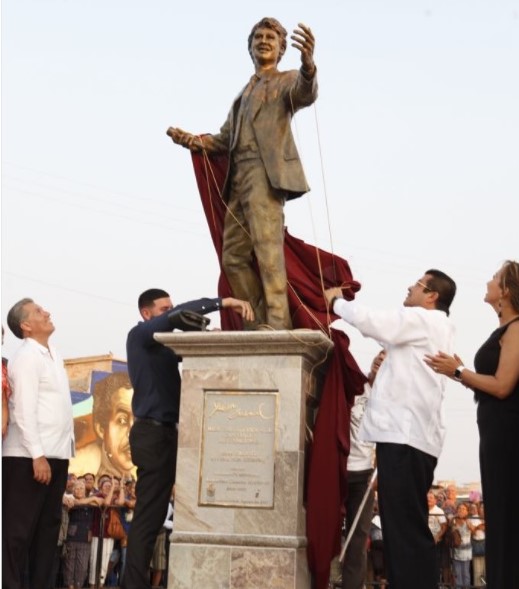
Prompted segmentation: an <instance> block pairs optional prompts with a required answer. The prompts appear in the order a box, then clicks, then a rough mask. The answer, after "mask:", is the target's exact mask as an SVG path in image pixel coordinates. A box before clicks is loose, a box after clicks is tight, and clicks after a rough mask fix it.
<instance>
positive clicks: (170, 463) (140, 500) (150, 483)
mask: <svg viewBox="0 0 519 589" xmlns="http://www.w3.org/2000/svg"><path fill="white" fill-rule="evenodd" d="M177 438H178V436H177V430H176V428H174V427H165V426H160V425H155V424H152V423H147V422H142V421H137V422H135V423H134V425H133V427H132V429H131V431H130V448H131V452H132V462H133V463H134V464H135V465H136V466H137V485H136V487H135V494H136V497H137V502H136V504H135V510H134V513H133V519H132V523H131V526H130V532H129V534H128V548H127V551H126V566H125V569H124V576H123V579H122V583H121V587H122V588H123V589H145V587H150V573H149V571H150V561H151V557H152V554H153V548H154V546H155V540H156V538H157V534H158V533H159V531H160V530H161V528H162V525H163V523H164V520H165V519H166V515H167V513H168V503H169V498H170V496H171V489H172V487H173V484H174V482H175V470H176V463H177Z"/></svg>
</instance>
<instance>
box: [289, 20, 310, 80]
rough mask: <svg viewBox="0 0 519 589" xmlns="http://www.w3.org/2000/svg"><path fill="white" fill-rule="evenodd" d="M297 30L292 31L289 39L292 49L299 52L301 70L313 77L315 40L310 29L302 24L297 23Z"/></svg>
mask: <svg viewBox="0 0 519 589" xmlns="http://www.w3.org/2000/svg"><path fill="white" fill-rule="evenodd" d="M297 26H298V27H299V28H298V29H295V30H294V34H293V35H292V36H291V37H290V38H291V39H292V41H294V42H293V43H292V47H295V48H296V49H298V50H299V51H300V52H301V64H302V67H303V70H304V71H305V72H306V73H307V74H309V75H311V76H313V74H314V72H315V63H314V47H315V38H314V35H313V33H312V31H311V30H310V27H307V26H306V25H304V24H302V23H298V25H297Z"/></svg>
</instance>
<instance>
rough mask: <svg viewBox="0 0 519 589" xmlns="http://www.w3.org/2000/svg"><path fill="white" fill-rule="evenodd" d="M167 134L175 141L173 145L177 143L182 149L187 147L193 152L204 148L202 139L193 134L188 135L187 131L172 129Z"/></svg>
mask: <svg viewBox="0 0 519 589" xmlns="http://www.w3.org/2000/svg"><path fill="white" fill-rule="evenodd" d="M166 134H167V135H169V136H170V137H171V139H173V143H177V144H178V145H181V146H182V147H186V148H187V149H189V150H191V151H200V150H201V149H202V147H203V145H202V141H201V140H200V137H198V136H197V135H193V134H192V133H188V132H187V131H183V130H182V129H179V128H178V127H170V128H169V129H168V130H167V131H166Z"/></svg>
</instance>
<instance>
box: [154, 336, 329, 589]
mask: <svg viewBox="0 0 519 589" xmlns="http://www.w3.org/2000/svg"><path fill="white" fill-rule="evenodd" d="M155 338H156V339H157V340H158V341H160V342H161V343H163V344H164V345H166V346H168V347H170V348H172V349H173V350H174V351H175V352H176V353H177V354H178V355H180V356H182V358H183V365H182V400H181V407H180V425H179V443H178V459H177V478H176V500H175V516H174V532H173V534H172V536H171V545H170V557H169V579H168V588H169V589H266V588H267V587H268V588H270V589H274V588H279V589H310V575H309V573H308V568H307V561H306V536H305V510H304V507H303V479H304V466H305V434H306V430H307V419H309V417H308V416H309V414H310V413H311V411H310V412H309V411H308V409H309V406H311V405H312V400H315V399H316V397H317V395H318V392H319V389H320V383H321V380H322V374H323V373H322V367H323V364H324V361H325V359H326V357H327V354H328V352H329V351H330V350H331V348H332V346H333V344H332V342H331V341H330V340H329V339H328V338H327V337H326V336H325V335H323V334H322V333H321V332H319V331H312V330H293V331H256V332H202V333H200V332H195V333H180V334H175V333H168V334H163V333H161V334H156V335H155Z"/></svg>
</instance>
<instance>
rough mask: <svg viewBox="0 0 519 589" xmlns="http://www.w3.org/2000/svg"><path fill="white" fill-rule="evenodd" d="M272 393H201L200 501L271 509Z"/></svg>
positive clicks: (275, 401) (275, 397)
mask: <svg viewBox="0 0 519 589" xmlns="http://www.w3.org/2000/svg"><path fill="white" fill-rule="evenodd" d="M277 404H278V393H272V392H263V393H262V392H254V391H246V392H245V391H244V392H227V391H226V392H222V391H206V392H205V393H204V419H203V437H202V454H201V461H200V487H199V494H198V502H199V504H200V505H224V506H234V507H266V508H272V507H274V453H275V434H276V423H277Z"/></svg>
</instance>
